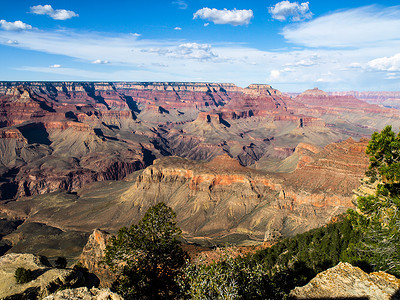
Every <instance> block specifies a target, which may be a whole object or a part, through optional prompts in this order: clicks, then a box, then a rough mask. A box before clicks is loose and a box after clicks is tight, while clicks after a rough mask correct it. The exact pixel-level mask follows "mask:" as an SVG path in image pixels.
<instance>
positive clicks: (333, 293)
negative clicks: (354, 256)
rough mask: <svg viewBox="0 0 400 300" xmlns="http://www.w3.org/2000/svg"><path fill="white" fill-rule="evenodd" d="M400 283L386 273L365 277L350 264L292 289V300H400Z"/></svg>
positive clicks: (366, 275) (340, 265) (334, 268)
mask: <svg viewBox="0 0 400 300" xmlns="http://www.w3.org/2000/svg"><path fill="white" fill-rule="evenodd" d="M399 291H400V279H398V278H396V277H395V276H393V275H390V274H387V273H385V272H373V273H370V274H368V273H365V272H364V271H362V270H361V269H360V268H357V267H354V266H352V265H351V264H349V263H339V264H338V265H337V266H335V267H333V268H330V269H328V270H326V271H324V272H321V273H319V274H318V275H317V276H315V277H314V278H313V279H311V281H310V282H309V283H308V284H307V285H305V286H303V287H296V288H295V289H293V290H292V291H291V292H290V294H289V296H290V297H291V299H345V298H351V299H370V300H385V299H387V300H390V299H392V300H394V299H400V295H399Z"/></svg>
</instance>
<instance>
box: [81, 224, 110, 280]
mask: <svg viewBox="0 0 400 300" xmlns="http://www.w3.org/2000/svg"><path fill="white" fill-rule="evenodd" d="M110 237H111V234H109V233H108V232H106V231H103V230H100V229H95V230H93V232H92V234H91V235H90V236H89V239H88V241H87V243H86V245H85V247H84V248H83V250H82V254H81V256H80V259H79V261H80V262H81V263H82V265H83V266H84V267H85V268H87V269H88V271H89V272H90V273H93V274H95V275H96V276H97V277H98V278H99V279H100V286H101V287H110V286H111V284H112V283H113V281H114V280H115V279H116V277H115V274H114V273H113V272H111V271H110V269H109V268H108V267H107V266H106V265H105V264H104V263H103V259H104V255H105V249H106V245H107V241H108V240H109V239H110Z"/></svg>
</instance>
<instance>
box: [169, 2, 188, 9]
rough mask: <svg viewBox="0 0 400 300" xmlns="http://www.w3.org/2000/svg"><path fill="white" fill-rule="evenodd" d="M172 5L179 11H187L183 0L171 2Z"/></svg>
mask: <svg viewBox="0 0 400 300" xmlns="http://www.w3.org/2000/svg"><path fill="white" fill-rule="evenodd" d="M172 4H175V5H177V6H178V8H179V9H187V8H188V5H187V3H186V2H185V1H183V0H177V1H173V2H172Z"/></svg>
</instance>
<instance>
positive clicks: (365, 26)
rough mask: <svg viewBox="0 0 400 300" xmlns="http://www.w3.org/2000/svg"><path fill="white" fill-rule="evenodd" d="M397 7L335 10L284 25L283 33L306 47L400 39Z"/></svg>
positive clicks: (384, 41)
mask: <svg viewBox="0 0 400 300" xmlns="http://www.w3.org/2000/svg"><path fill="white" fill-rule="evenodd" d="M399 28H400V6H393V7H389V8H385V9H380V8H379V7H377V6H366V7H361V8H356V9H350V10H345V11H339V12H335V13H332V14H329V15H326V16H322V17H319V18H316V19H314V20H312V21H309V22H307V23H301V24H299V25H298V26H286V27H285V28H284V30H283V32H282V34H283V36H284V37H285V38H286V39H287V40H288V41H289V42H292V43H295V44H298V45H304V46H307V47H329V48H341V47H371V46H376V44H378V43H379V44H382V45H385V46H386V45H387V42H388V41H393V40H399V39H400V30H399Z"/></svg>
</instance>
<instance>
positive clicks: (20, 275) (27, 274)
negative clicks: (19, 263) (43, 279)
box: [14, 267, 33, 284]
mask: <svg viewBox="0 0 400 300" xmlns="http://www.w3.org/2000/svg"><path fill="white" fill-rule="evenodd" d="M14 277H15V280H16V281H17V283H20V284H22V283H27V282H29V281H31V280H32V279H33V275H32V271H31V270H29V269H25V268H22V267H20V268H17V269H16V270H15V274H14Z"/></svg>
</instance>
